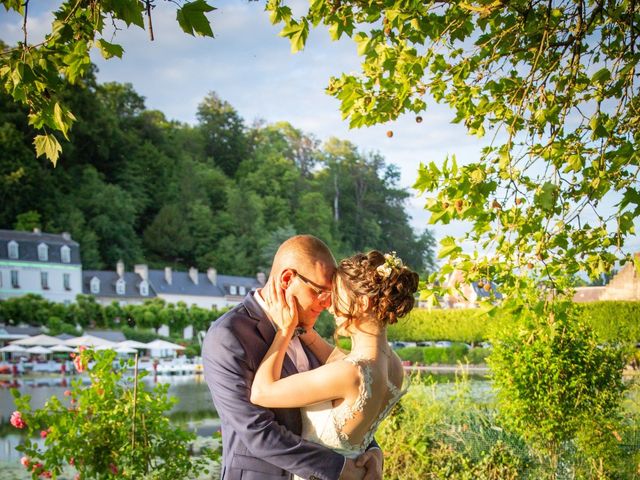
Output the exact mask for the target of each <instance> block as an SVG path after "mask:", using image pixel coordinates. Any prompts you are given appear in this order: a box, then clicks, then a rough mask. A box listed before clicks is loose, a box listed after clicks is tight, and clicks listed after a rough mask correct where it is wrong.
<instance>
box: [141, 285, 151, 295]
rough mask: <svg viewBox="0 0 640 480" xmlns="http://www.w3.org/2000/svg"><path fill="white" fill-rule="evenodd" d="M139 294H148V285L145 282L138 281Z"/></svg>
mask: <svg viewBox="0 0 640 480" xmlns="http://www.w3.org/2000/svg"><path fill="white" fill-rule="evenodd" d="M140 295H142V296H143V297H146V296H147V295H149V285H147V282H141V283H140Z"/></svg>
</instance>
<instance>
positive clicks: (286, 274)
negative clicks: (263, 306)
mask: <svg viewBox="0 0 640 480" xmlns="http://www.w3.org/2000/svg"><path fill="white" fill-rule="evenodd" d="M293 276H294V275H293V270H291V269H290V268H285V269H284V270H283V271H282V272H281V273H280V277H279V278H280V281H279V284H280V287H282V288H287V287H288V286H289V285H290V284H291V282H292V281H293Z"/></svg>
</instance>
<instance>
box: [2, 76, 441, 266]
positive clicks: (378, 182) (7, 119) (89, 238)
mask: <svg viewBox="0 0 640 480" xmlns="http://www.w3.org/2000/svg"><path fill="white" fill-rule="evenodd" d="M63 96H64V98H65V102H66V103H67V104H68V105H69V106H71V108H72V111H73V112H74V114H75V116H76V118H77V121H76V122H75V124H74V126H73V129H72V130H71V131H70V132H69V138H70V141H69V142H66V141H64V139H63V138H62V136H60V137H59V140H60V142H61V144H62V146H63V153H62V155H61V157H60V160H59V161H58V163H57V166H56V167H54V166H53V165H52V164H51V162H49V161H48V160H46V159H44V158H38V159H36V157H35V154H34V149H33V144H32V142H33V137H34V130H33V129H32V127H31V126H30V125H29V119H28V114H27V111H26V109H25V108H24V107H23V106H21V105H19V104H17V103H15V102H14V101H13V100H12V99H11V98H10V97H9V96H7V95H5V94H1V95H0V228H3V229H18V230H32V229H33V228H34V227H38V228H41V229H42V230H43V231H47V232H62V231H68V232H70V233H71V234H72V237H73V238H74V239H75V240H76V241H78V242H79V243H80V246H81V254H82V261H83V266H84V268H87V269H114V268H115V264H116V262H117V260H119V259H122V260H124V262H125V263H126V264H128V265H131V264H133V263H138V262H147V263H148V264H149V265H151V266H152V267H162V266H164V265H172V266H174V267H175V268H186V267H189V266H196V267H198V268H200V269H204V268H207V267H210V266H214V267H215V268H217V269H218V271H219V272H221V273H226V274H236V275H251V276H252V275H255V273H256V272H257V271H260V270H266V269H268V268H269V262H270V259H271V257H272V255H273V253H274V252H275V249H276V248H277V245H278V244H279V243H280V242H281V241H282V240H284V239H285V238H287V237H288V236H290V235H293V234H295V233H311V234H314V235H317V236H318V237H320V238H322V239H323V240H325V241H326V242H327V244H328V245H329V246H330V247H331V248H332V250H333V252H334V254H335V255H336V258H340V257H343V256H346V255H349V254H351V253H353V252H355V251H360V250H365V249H370V248H377V249H380V250H383V251H388V250H395V251H397V252H398V254H399V255H400V256H401V257H402V258H403V259H404V260H405V262H406V263H408V264H409V265H411V266H412V267H414V268H416V269H418V270H419V271H421V272H426V271H432V270H433V269H434V267H435V265H434V262H435V259H434V248H435V242H434V239H433V236H432V234H431V232H429V231H428V230H425V231H424V232H420V233H415V232H414V231H413V230H412V228H411V226H410V224H409V217H408V215H407V213H406V211H405V200H406V199H407V197H408V196H409V193H408V192H407V191H406V190H405V189H402V188H400V187H399V185H398V181H399V170H398V168H397V167H396V166H394V165H390V164H387V163H386V162H385V159H384V158H382V157H381V156H380V155H379V154H376V153H370V152H362V151H361V150H359V149H358V148H357V147H356V146H355V145H353V144H351V143H350V142H347V141H342V140H339V139H337V138H332V139H329V140H327V141H326V142H325V143H324V144H323V145H321V144H320V142H319V141H318V140H317V139H315V138H314V137H313V136H312V135H309V134H307V133H305V132H302V131H300V130H299V129H297V128H295V127H294V126H292V125H290V124H288V123H276V124H270V125H267V124H264V123H261V122H254V124H253V125H248V124H247V123H246V122H245V120H244V119H243V118H242V117H241V116H240V115H239V114H238V112H237V111H236V110H235V109H234V108H233V106H232V105H230V104H229V103H227V102H225V101H224V100H223V99H221V98H219V97H218V96H217V95H216V94H215V93H213V92H212V93H210V94H209V95H207V96H206V98H204V99H203V100H202V101H201V103H200V105H199V107H198V111H197V119H198V121H197V124H196V125H189V124H186V123H180V122H177V121H172V120H168V119H167V118H166V117H165V115H164V114H163V113H162V112H159V111H155V110H148V109H147V108H146V107H145V103H144V98H143V97H141V96H140V95H139V94H138V93H136V92H135V90H134V89H133V87H132V86H131V85H130V84H120V83H104V84H99V83H98V82H97V80H96V77H95V74H92V75H90V76H89V77H88V78H87V79H85V80H83V81H82V82H81V83H80V84H78V85H75V86H67V87H66V89H65V92H64V94H63Z"/></svg>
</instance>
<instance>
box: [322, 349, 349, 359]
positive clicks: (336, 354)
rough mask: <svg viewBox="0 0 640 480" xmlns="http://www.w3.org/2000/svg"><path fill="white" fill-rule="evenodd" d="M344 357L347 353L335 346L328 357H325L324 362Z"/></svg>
mask: <svg viewBox="0 0 640 480" xmlns="http://www.w3.org/2000/svg"><path fill="white" fill-rule="evenodd" d="M345 358H347V354H346V353H344V352H343V351H342V350H340V349H339V348H337V347H336V348H334V349H333V352H331V354H330V355H329V358H327V361H326V363H331V362H336V361H338V360H344V359H345Z"/></svg>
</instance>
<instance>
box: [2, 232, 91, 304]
mask: <svg viewBox="0 0 640 480" xmlns="http://www.w3.org/2000/svg"><path fill="white" fill-rule="evenodd" d="M28 293H33V294H38V295H41V296H42V297H44V298H46V299H47V300H51V301H53V302H60V303H65V304H68V303H71V302H73V301H75V298H76V295H78V294H79V293H82V264H81V261H80V246H79V245H78V243H77V242H75V241H73V240H72V239H71V235H69V234H68V233H62V234H52V233H42V232H41V231H40V230H39V229H34V231H33V232H22V231H17V230H0V300H5V299H7V298H11V297H19V296H22V295H26V294H28Z"/></svg>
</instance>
